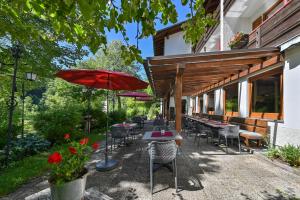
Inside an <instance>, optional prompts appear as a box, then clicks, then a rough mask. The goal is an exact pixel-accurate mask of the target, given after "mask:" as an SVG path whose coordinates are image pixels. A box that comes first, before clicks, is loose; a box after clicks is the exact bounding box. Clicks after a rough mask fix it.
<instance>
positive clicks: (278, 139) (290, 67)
mask: <svg viewBox="0 0 300 200" xmlns="http://www.w3.org/2000/svg"><path fill="white" fill-rule="evenodd" d="M299 45H300V43H298V46H292V47H290V48H288V49H286V50H285V64H284V71H283V80H284V82H283V103H284V104H283V110H284V116H283V119H284V120H283V122H279V123H277V126H276V123H269V126H270V141H271V144H274V145H277V146H283V145H285V144H293V145H300V106H299V102H300V56H299V55H300V46H299Z"/></svg>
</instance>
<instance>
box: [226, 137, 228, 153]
mask: <svg viewBox="0 0 300 200" xmlns="http://www.w3.org/2000/svg"><path fill="white" fill-rule="evenodd" d="M225 143H226V153H228V142H227V137H226V136H225Z"/></svg>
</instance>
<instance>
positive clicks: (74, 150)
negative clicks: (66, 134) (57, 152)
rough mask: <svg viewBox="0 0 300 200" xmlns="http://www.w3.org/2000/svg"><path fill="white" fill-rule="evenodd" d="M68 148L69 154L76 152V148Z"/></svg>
mask: <svg viewBox="0 0 300 200" xmlns="http://www.w3.org/2000/svg"><path fill="white" fill-rule="evenodd" d="M68 149H69V151H70V153H71V154H73V155H75V154H77V150H76V149H75V148H74V147H69V148H68Z"/></svg>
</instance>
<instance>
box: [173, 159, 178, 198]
mask: <svg viewBox="0 0 300 200" xmlns="http://www.w3.org/2000/svg"><path fill="white" fill-rule="evenodd" d="M174 165H175V167H174V169H173V170H175V190H176V193H177V191H178V185H177V163H176V158H175V159H174Z"/></svg>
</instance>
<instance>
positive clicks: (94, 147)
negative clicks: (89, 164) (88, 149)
mask: <svg viewBox="0 0 300 200" xmlns="http://www.w3.org/2000/svg"><path fill="white" fill-rule="evenodd" d="M99 146H100V145H99V143H97V142H95V143H94V144H93V145H92V147H93V149H94V150H95V151H96V150H97V149H99Z"/></svg>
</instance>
